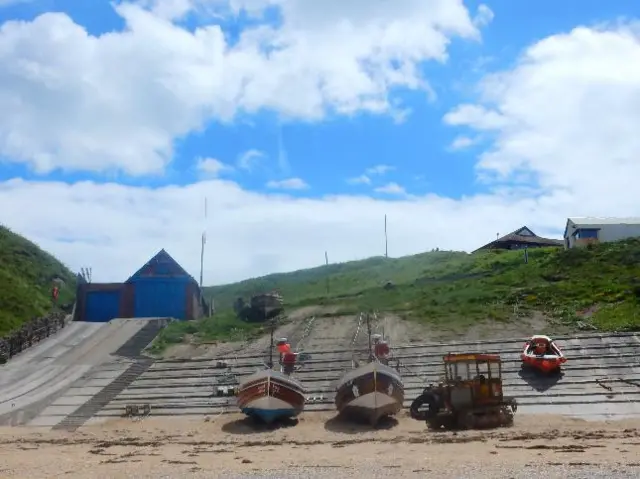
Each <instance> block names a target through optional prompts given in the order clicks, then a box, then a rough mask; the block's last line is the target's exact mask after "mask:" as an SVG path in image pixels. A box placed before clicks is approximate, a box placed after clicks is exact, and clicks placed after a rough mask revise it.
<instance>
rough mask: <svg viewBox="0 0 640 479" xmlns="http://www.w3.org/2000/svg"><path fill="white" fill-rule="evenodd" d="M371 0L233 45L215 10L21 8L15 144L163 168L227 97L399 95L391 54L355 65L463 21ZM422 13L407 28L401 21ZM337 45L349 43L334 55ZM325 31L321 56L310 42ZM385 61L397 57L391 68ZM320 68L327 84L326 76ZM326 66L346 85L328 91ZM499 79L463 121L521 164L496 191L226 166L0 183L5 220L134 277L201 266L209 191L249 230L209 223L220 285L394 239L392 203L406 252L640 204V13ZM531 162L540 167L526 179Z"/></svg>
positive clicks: (0, 120)
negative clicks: (136, 181)
mask: <svg viewBox="0 0 640 479" xmlns="http://www.w3.org/2000/svg"><path fill="white" fill-rule="evenodd" d="M366 4H367V5H371V6H372V8H370V9H363V10H362V12H364V13H362V16H358V15H357V12H359V10H357V7H358V6H359V5H362V4H361V3H360V2H355V1H354V2H341V5H342V8H346V9H347V10H345V11H344V12H345V13H343V14H342V15H341V16H337V13H336V10H335V8H336V5H338V3H337V2H333V1H328V2H322V4H320V3H316V2H307V3H305V4H304V5H305V7H304V8H305V9H307V10H301V8H303V7H299V6H298V7H297V8H298V10H296V5H301V4H296V3H295V2H293V1H289V2H287V4H286V7H285V21H284V26H283V29H282V30H279V31H271V30H267V31H265V32H257V31H254V32H253V33H252V35H254V37H245V38H243V39H242V41H241V42H240V44H239V45H238V46H236V47H234V48H232V49H231V50H226V49H225V44H224V42H223V38H222V34H221V32H220V31H219V30H218V29H217V28H215V27H212V28H210V29H208V30H201V31H200V32H198V34H197V35H196V36H194V35H192V34H189V33H185V32H181V31H179V30H178V29H176V28H175V27H173V26H171V25H170V24H168V23H163V22H161V21H160V20H158V19H157V18H154V17H152V16H149V15H148V14H145V13H143V12H141V11H139V10H136V9H134V8H133V7H121V11H122V12H124V14H125V17H126V18H127V20H128V22H129V28H130V31H129V32H128V33H127V34H126V35H120V34H117V33H115V34H110V35H105V36H104V37H101V38H99V39H95V38H89V37H88V36H87V35H86V33H85V32H83V31H82V29H79V28H77V27H74V25H73V23H72V22H71V21H70V20H69V19H68V18H67V17H65V16H64V15H61V14H48V15H45V16H42V17H39V18H38V19H37V20H36V21H34V22H31V23H29V22H25V23H13V24H5V25H4V26H3V27H2V29H0V106H1V107H2V111H5V112H6V111H11V112H12V115H2V116H0V154H1V155H3V156H9V157H11V158H12V159H13V160H14V161H22V162H28V163H30V164H32V165H36V166H38V167H39V168H40V170H46V169H47V168H52V167H56V166H65V167H67V168H71V167H75V168H78V167H83V168H98V167H102V168H116V167H121V168H124V169H125V171H128V172H129V173H132V174H135V173H144V172H148V171H154V170H160V169H161V168H162V166H163V165H164V164H165V162H166V161H168V160H169V158H170V157H171V144H172V139H173V138H174V137H175V136H176V135H177V134H182V133H184V132H186V131H191V130H192V129H193V128H194V125H195V126H198V125H201V124H202V122H203V121H204V120H205V119H207V118H209V117H210V116H212V115H214V116H216V117H217V118H227V119H230V118H232V116H233V114H234V113H235V112H236V111H237V108H244V109H247V110H252V109H256V108H258V106H259V105H261V106H265V105H266V106H271V107H274V108H278V109H279V110H280V111H282V112H285V113H289V114H292V115H293V114H295V115H297V116H300V117H303V116H307V117H318V116H319V113H318V112H322V111H324V110H323V108H324V107H326V106H327V105H331V106H332V107H334V108H336V109H338V110H340V111H348V110H349V108H360V109H368V110H370V111H371V110H373V111H376V109H377V108H378V106H380V105H383V104H384V101H385V100H380V99H381V98H383V96H382V93H381V92H382V89H376V88H383V87H384V88H388V86H389V85H391V84H392V83H393V82H391V83H390V78H392V76H391V73H389V70H388V69H386V68H387V67H385V66H384V64H383V63H380V62H378V63H374V65H373V67H375V68H377V69H378V70H376V72H377V73H376V75H374V76H373V77H375V78H383V79H384V80H380V81H381V82H382V83H376V82H374V81H373V80H371V79H370V80H371V81H372V82H373V85H374V88H372V89H370V90H367V88H364V87H363V85H365V84H366V82H361V83H359V82H358V81H355V80H354V79H362V78H365V79H366V77H367V76H366V74H362V73H360V74H361V75H364V76H358V70H357V68H356V66H354V65H355V63H354V62H353V61H352V60H353V59H354V58H356V57H355V56H354V55H355V54H356V53H358V52H359V53H362V52H363V54H365V55H366V53H367V52H369V51H371V50H370V49H369V47H370V46H371V45H378V46H380V45H382V44H383V45H384V46H386V47H385V48H387V49H386V50H385V49H384V48H383V51H386V52H387V55H391V54H392V53H393V55H400V56H402V55H405V57H406V58H416V57H415V56H412V53H416V52H417V53H420V52H422V55H423V56H425V55H427V54H430V55H431V57H434V56H435V58H444V55H445V50H444V48H445V46H446V37H445V36H443V35H440V34H439V33H437V32H436V31H435V30H433V28H431V27H427V28H422V27H420V29H419V28H418V27H417V25H422V24H424V23H425V18H426V17H424V16H423V17H421V16H420V15H419V13H420V12H422V10H421V9H422V8H427V7H423V5H425V4H427V2H415V3H414V4H413V5H414V6H413V9H411V8H409V7H408V5H410V3H409V2H392V3H384V4H383V3H382V2H380V3H377V2H371V1H369V2H367V3H366ZM385 5H389V6H388V7H386V6H385ZM398 5H400V6H401V7H402V8H400V7H398ZM427 5H435V4H427ZM438 5H440V8H439V9H437V8H435V9H433V10H430V13H429V14H428V15H430V16H429V17H428V18H430V19H435V18H439V19H440V23H439V24H443V23H442V22H444V23H446V24H448V25H449V30H450V29H452V28H453V29H454V31H455V25H456V23H455V22H453V20H452V19H453V18H454V17H455V18H462V16H459V17H456V16H451V15H450V13H451V10H449V9H450V8H453V7H450V5H454V6H455V5H456V4H455V2H449V1H446V2H443V3H441V4H438ZM454 10H455V9H454ZM456 11H457V10H456ZM447 12H449V13H447ZM385 15H386V17H385ZM424 15H426V14H424ZM465 15H466V14H465ZM414 17H416V18H414ZM338 18H346V19H351V20H350V21H351V23H349V22H343V23H340V22H338V21H337V19H338ZM381 18H387V20H386V21H385V22H382V21H381V20H379V19H381ZM433 22H435V20H431V21H428V22H426V24H427V25H434V24H435V23H433ZM465 22H466V23H464V24H465V25H467V26H466V27H465V28H466V29H467V30H465V29H464V28H463V29H462V30H461V31H466V33H465V35H466V36H467V37H471V36H473V33H472V32H473V28H472V27H471V26H470V22H469V20H468V18H467V20H465ZM459 25H462V23H460V24H459ZM294 27H295V28H294ZM356 27H357V28H356ZM443 28H444V27H443ZM298 31H299V32H304V34H302V33H300V34H296V32H298ZM325 31H326V33H322V32H325ZM310 32H312V33H310ZM371 32H375V35H373V34H371ZM381 32H382V33H385V35H382V34H381ZM405 32H407V35H406V37H405V36H403V35H401V34H400V33H405ZM418 32H420V35H421V37H420V38H423V37H424V36H425V35H426V37H429V38H431V40H433V41H434V42H435V43H430V45H434V44H435V45H439V46H440V47H439V49H438V48H435V47H431V49H426V47H425V46H424V45H426V43H418V44H419V45H423V46H422V47H420V48H418V49H417V50H415V48H416V47H415V45H416V38H417V36H418ZM370 34H371V35H370ZM260 35H262V38H263V39H265V38H266V39H268V40H269V42H270V43H271V44H275V43H274V42H276V40H283V39H288V40H289V41H288V42H285V43H282V45H283V48H282V49H281V50H280V51H278V52H276V53H277V54H276V55H275V56H273V57H270V58H268V59H267V58H264V57H261V54H260V53H259V52H258V51H257V50H255V51H253V53H252V50H251V48H249V46H251V45H253V46H254V47H255V45H256V37H258V36H260ZM370 36H371V37H375V38H376V40H375V41H374V40H371V39H370ZM314 38H317V40H318V42H317V43H314V42H311V41H310V40H311V39H314ZM381 38H384V40H381ZM393 39H395V41H396V43H394V44H393V45H395V47H394V48H392V47H391V45H392V43H391V40H393ZM405 40H406V42H405ZM305 41H306V42H307V43H305ZM351 42H352V43H351ZM372 42H373V43H372ZM376 42H377V43H376ZM420 42H422V40H420ZM335 44H338V45H340V46H341V47H342V46H344V48H334V49H333V54H332V55H329V52H330V51H331V50H329V47H330V46H332V45H335ZM214 47H215V48H214ZM216 48H217V50H216ZM311 48H313V49H314V52H315V51H317V53H318V56H317V59H316V57H314V56H304V55H303V53H305V52H308V51H309V50H310V49H311ZM212 51H216V52H217V53H216V54H212V53H211V52H212ZM159 52H162V53H161V54H160V53H159ZM434 52H436V53H437V52H440V53H441V55H440V56H438V55H434ZM427 56H428V55H427ZM212 58H213V60H212ZM256 58H257V59H258V60H259V61H258V62H257V64H258V66H259V68H258V67H256V66H255V64H254V61H255V59H256ZM17 59H20V60H19V61H18V60H17ZM314 62H315V63H314ZM220 65H223V66H224V68H222V67H221V66H220ZM265 66H271V67H272V68H273V69H272V70H269V69H266V70H265V69H264V68H265ZM338 66H342V67H343V71H344V72H346V74H345V77H344V78H341V77H340V75H339V74H338V73H339V72H340V71H342V70H341V69H340V68H338ZM285 67H288V68H285ZM265 71H269V72H271V71H273V75H271V74H269V75H265V74H264V72H265ZM380 71H383V72H386V73H385V74H383V75H382V77H379V76H378V75H379V72H380ZM115 72H117V73H118V74H115ZM256 72H261V75H258V74H257V73H256ZM319 72H321V73H322V75H324V76H323V78H324V79H325V80H326V81H325V82H324V83H314V82H313V81H312V79H313V78H317V75H316V76H313V75H312V73H313V74H314V75H315V74H318V73H319ZM385 75H389V76H385ZM238 78H240V79H241V80H242V81H240V80H238ZM403 78H410V76H409V77H403ZM134 80H135V81H134ZM376 81H378V80H376ZM400 83H401V82H400ZM320 84H322V85H324V87H325V88H329V90H328V91H324V90H322V91H321V90H320V89H319V87H318V85H320ZM396 84H399V83H397V82H396ZM240 85H242V86H240ZM283 85H284V86H286V88H284V87H283ZM381 85H382V86H381ZM339 86H342V87H343V89H341V88H338V87H339ZM347 87H352V89H347ZM261 88H263V89H262V90H261ZM385 91H386V90H385ZM480 91H481V95H480V98H479V100H478V101H477V102H476V103H472V102H471V103H469V104H467V105H461V106H460V107H458V108H455V109H453V110H452V111H451V112H450V113H449V114H448V115H447V116H446V117H445V121H446V122H447V123H448V124H450V125H451V126H452V128H455V129H460V130H461V131H460V134H461V135H465V136H469V137H472V136H473V135H475V134H476V133H477V132H478V131H479V132H481V133H482V134H483V139H486V140H488V141H490V144H489V147H488V148H487V150H486V151H485V152H484V153H483V154H482V155H481V156H480V157H479V164H478V170H479V173H481V174H484V175H487V176H489V177H497V179H499V180H501V181H502V183H500V187H499V188H498V187H496V188H495V189H494V190H492V191H491V192H490V193H488V194H485V195H475V196H466V197H462V198H461V199H450V198H443V197H440V196H438V195H435V194H430V195H425V196H421V197H411V198H406V197H401V198H397V199H393V200H392V201H383V200H377V199H372V198H369V197H366V196H344V195H343V196H328V197H324V198H291V197H289V196H286V195H282V194H274V195H263V194H258V193H255V192H248V191H244V190H243V189H242V188H240V187H239V186H238V185H237V184H235V183H233V182H229V181H221V180H210V181H204V182H199V183H196V184H193V185H187V186H168V187H164V188H155V189H151V188H144V187H132V186H122V185H115V184H104V185H96V184H93V183H88V182H82V183H76V184H73V185H66V184H62V183H54V182H49V183H47V182H27V181H22V180H11V181H6V182H4V183H0V212H2V221H3V223H5V224H7V225H8V226H9V227H11V228H13V229H15V230H16V231H18V232H20V233H23V234H25V235H27V236H28V237H29V238H31V239H34V240H35V241H37V242H38V243H39V244H40V245H41V246H42V247H43V248H45V249H47V250H49V251H51V252H53V253H54V254H56V255H58V256H60V257H61V258H62V259H63V260H65V261H66V262H67V263H68V264H69V265H70V266H72V267H73V268H75V269H77V268H79V267H80V266H81V265H90V266H93V270H94V280H95V281H110V280H113V281H118V280H123V279H125V278H126V277H127V276H128V275H129V274H131V273H132V272H133V271H135V269H137V268H138V267H139V266H140V265H141V264H143V263H144V262H145V261H146V260H147V259H148V258H149V257H150V256H151V255H152V254H154V253H155V252H156V251H157V250H159V249H160V248H162V247H164V248H166V249H167V250H168V251H169V252H170V253H171V254H172V255H173V256H175V257H176V259H177V260H178V261H180V262H181V263H182V264H183V265H184V266H185V267H186V268H187V269H188V270H189V271H191V272H192V273H193V274H195V273H196V272H197V271H198V265H199V252H198V246H199V240H200V234H201V231H202V215H201V205H202V198H203V197H207V198H208V199H209V211H210V214H209V220H208V221H209V229H210V231H222V232H232V233H233V234H217V235H214V234H210V235H209V243H208V245H207V246H208V250H207V252H206V254H205V281H206V283H209V284H210V283H220V282H229V281H234V280H238V279H241V278H246V277H250V276H256V275H260V274H264V273H269V272H273V271H286V270H294V269H298V268H302V267H307V266H313V265H318V264H322V262H323V261H324V257H323V252H324V251H329V254H330V257H331V258H332V261H345V260H350V259H356V258H362V257H366V256H370V255H373V254H381V253H382V251H381V248H380V244H381V241H380V240H381V238H380V225H381V223H382V221H383V215H384V214H385V213H386V214H388V216H389V219H390V222H391V223H390V224H393V225H394V227H393V228H392V229H390V230H389V236H390V238H389V240H390V244H391V245H393V249H392V250H391V251H390V253H391V254H392V255H394V256H396V255H402V254H408V253H415V252H420V251H425V250H429V249H431V248H435V247H440V248H447V249H449V248H450V249H467V250H470V249H473V248H476V247H477V246H479V245H482V244H483V243H485V242H486V241H489V240H491V239H493V238H494V237H495V233H496V232H497V231H513V230H514V229H516V228H518V227H519V226H521V225H523V224H526V225H527V226H529V227H531V228H532V229H533V231H535V232H536V233H538V234H540V235H551V234H559V233H561V231H562V229H563V227H564V222H565V220H566V217H567V216H571V215H577V216H586V215H594V216H637V215H638V204H640V192H639V191H638V188H637V187H636V183H637V181H636V178H638V177H640V162H638V158H640V136H639V135H637V131H636V130H637V125H638V124H640V40H639V39H638V36H637V32H635V31H633V30H632V29H631V28H624V27H623V26H622V27H620V26H616V27H615V28H613V27H610V28H609V29H605V28H604V27H602V28H601V29H599V30H596V29H587V28H580V29H576V30H574V31H571V32H569V33H567V34H563V35H555V36H552V37H549V38H546V39H544V40H542V41H540V42H538V43H537V44H535V45H533V46H531V47H530V48H528V49H527V50H526V51H525V52H524V53H523V55H522V57H521V58H520V59H519V61H518V62H517V63H516V64H515V66H514V68H513V69H512V70H507V71H504V72H499V73H496V74H493V75H490V76H488V77H487V78H485V79H484V81H483V82H482V84H481V85H480ZM380 102H382V103H380ZM238 105H240V106H238ZM380 109H382V108H380ZM484 135H486V136H484ZM520 178H524V179H525V180H526V182H531V181H532V180H533V181H535V183H534V184H533V185H530V184H527V183H526V182H525V184H524V185H523V184H514V183H513V181H514V180H516V179H520ZM507 181H508V182H507ZM505 182H506V183H505ZM520 183H523V182H522V181H520ZM494 186H495V185H494ZM64 218H73V219H74V221H64V220H63V219H64ZM461 229H462V230H463V231H465V232H468V234H460V231H461ZM282 238H286V241H282ZM314 252H317V255H316V256H317V257H316V256H314Z"/></svg>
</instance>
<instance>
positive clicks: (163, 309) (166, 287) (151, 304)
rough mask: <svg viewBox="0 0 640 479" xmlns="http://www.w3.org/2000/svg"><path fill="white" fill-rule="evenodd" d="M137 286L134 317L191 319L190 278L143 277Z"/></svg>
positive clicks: (137, 282) (135, 282)
mask: <svg viewBox="0 0 640 479" xmlns="http://www.w3.org/2000/svg"><path fill="white" fill-rule="evenodd" d="M132 283H133V284H134V285H135V295H134V298H135V299H134V308H133V316H134V317H136V318H150V317H161V318H162V317H170V318H176V319H182V320H184V319H189V315H188V311H187V310H188V307H189V304H190V301H188V296H187V287H188V285H189V278H180V277H178V278H169V277H143V278H140V279H137V280H135V281H133V282H132Z"/></svg>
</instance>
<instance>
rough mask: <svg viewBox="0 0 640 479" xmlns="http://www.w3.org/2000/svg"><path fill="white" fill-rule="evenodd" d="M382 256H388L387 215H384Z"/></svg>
mask: <svg viewBox="0 0 640 479" xmlns="http://www.w3.org/2000/svg"><path fill="white" fill-rule="evenodd" d="M384 257H385V258H388V257H389V240H388V238H387V215H386V214H385V215H384Z"/></svg>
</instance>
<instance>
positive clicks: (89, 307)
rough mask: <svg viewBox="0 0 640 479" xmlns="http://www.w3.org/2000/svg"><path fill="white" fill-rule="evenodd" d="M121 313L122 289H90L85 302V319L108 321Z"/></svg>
mask: <svg viewBox="0 0 640 479" xmlns="http://www.w3.org/2000/svg"><path fill="white" fill-rule="evenodd" d="M119 314H120V291H89V292H88V293H87V296H86V303H85V315H84V319H85V321H93V322H100V323H106V322H107V321H111V320H112V319H114V318H117V317H118V316H119Z"/></svg>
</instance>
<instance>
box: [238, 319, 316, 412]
mask: <svg viewBox="0 0 640 479" xmlns="http://www.w3.org/2000/svg"><path fill="white" fill-rule="evenodd" d="M275 326H276V319H273V320H272V321H271V344H270V346H269V361H268V364H266V365H265V366H266V368H265V369H263V370H260V371H257V372H256V373H254V374H252V375H250V376H248V377H247V378H245V379H244V380H243V381H242V382H241V383H240V385H239V387H238V395H237V403H238V407H239V408H240V410H241V411H242V412H243V413H244V414H246V415H247V416H249V417H252V418H254V419H258V420H261V421H263V422H265V423H267V424H270V423H272V422H274V421H277V420H281V419H287V418H293V417H296V416H298V415H299V414H300V413H301V412H302V410H303V409H304V403H305V396H306V391H305V388H304V386H303V385H302V383H301V382H300V381H298V380H296V379H295V378H293V377H291V374H292V372H293V365H294V364H295V353H293V352H291V351H290V346H289V344H288V343H287V340H286V339H285V338H283V339H282V340H280V341H279V345H278V349H279V350H280V357H281V361H280V363H281V367H280V370H276V369H274V364H273V349H274V338H273V335H274V331H275Z"/></svg>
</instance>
